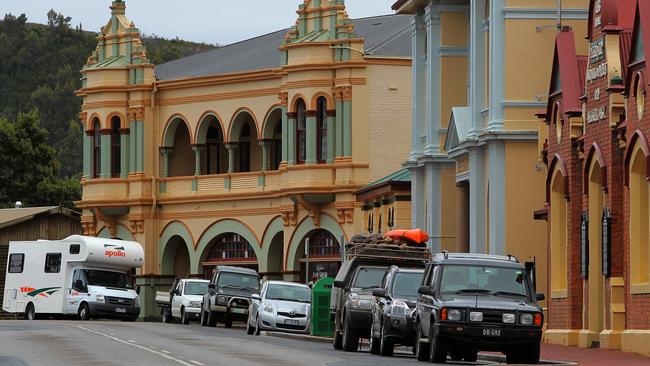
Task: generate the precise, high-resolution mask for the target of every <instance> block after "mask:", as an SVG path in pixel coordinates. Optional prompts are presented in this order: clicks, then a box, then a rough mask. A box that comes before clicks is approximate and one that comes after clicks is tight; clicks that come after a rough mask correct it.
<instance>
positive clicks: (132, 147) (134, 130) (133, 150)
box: [129, 122, 138, 173]
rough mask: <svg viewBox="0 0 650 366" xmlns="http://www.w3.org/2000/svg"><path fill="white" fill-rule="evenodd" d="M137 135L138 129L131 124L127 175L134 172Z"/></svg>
mask: <svg viewBox="0 0 650 366" xmlns="http://www.w3.org/2000/svg"><path fill="white" fill-rule="evenodd" d="M137 135H138V129H137V128H136V126H135V123H134V122H132V123H131V126H130V127H129V173H133V172H135V171H136V166H135V162H136V160H135V156H136V154H137V152H136V151H137V146H136V145H135V141H136V136H137Z"/></svg>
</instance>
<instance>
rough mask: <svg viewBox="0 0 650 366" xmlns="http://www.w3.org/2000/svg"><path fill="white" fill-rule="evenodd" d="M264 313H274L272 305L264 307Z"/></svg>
mask: <svg viewBox="0 0 650 366" xmlns="http://www.w3.org/2000/svg"><path fill="white" fill-rule="evenodd" d="M264 311H266V312H267V313H272V312H273V306H272V305H270V304H266V305H264Z"/></svg>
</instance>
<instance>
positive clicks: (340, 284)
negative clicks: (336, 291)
mask: <svg viewBox="0 0 650 366" xmlns="http://www.w3.org/2000/svg"><path fill="white" fill-rule="evenodd" d="M334 287H336V288H344V287H345V282H343V281H334Z"/></svg>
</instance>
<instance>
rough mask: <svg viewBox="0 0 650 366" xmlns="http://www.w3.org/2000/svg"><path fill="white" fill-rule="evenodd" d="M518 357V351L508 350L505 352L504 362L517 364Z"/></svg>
mask: <svg viewBox="0 0 650 366" xmlns="http://www.w3.org/2000/svg"><path fill="white" fill-rule="evenodd" d="M519 360H520V357H519V352H517V351H510V352H508V353H506V363H507V364H518V363H521V362H520V361H519Z"/></svg>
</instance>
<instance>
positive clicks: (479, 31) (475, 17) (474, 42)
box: [468, 0, 485, 138]
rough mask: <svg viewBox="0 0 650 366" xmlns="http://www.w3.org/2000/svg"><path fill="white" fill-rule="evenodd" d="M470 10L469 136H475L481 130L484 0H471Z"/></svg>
mask: <svg viewBox="0 0 650 366" xmlns="http://www.w3.org/2000/svg"><path fill="white" fill-rule="evenodd" d="M470 6H471V11H470V37H469V42H470V49H469V68H470V69H469V80H470V85H469V93H468V99H469V100H468V103H469V104H468V105H469V106H470V107H471V109H472V126H471V127H470V130H469V135H470V136H471V137H474V138H477V137H478V136H479V134H480V131H481V130H483V116H482V114H481V111H482V110H483V105H484V98H485V96H484V95H483V90H484V88H483V83H484V80H483V79H484V78H483V74H484V71H483V67H484V57H485V54H484V52H485V51H484V48H485V47H484V45H483V42H484V35H483V33H484V32H485V24H484V20H483V18H484V14H485V0H476V1H474V2H472V4H471V5H470Z"/></svg>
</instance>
